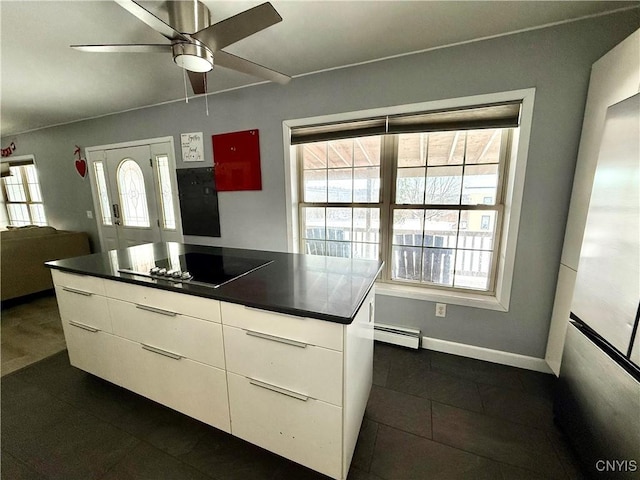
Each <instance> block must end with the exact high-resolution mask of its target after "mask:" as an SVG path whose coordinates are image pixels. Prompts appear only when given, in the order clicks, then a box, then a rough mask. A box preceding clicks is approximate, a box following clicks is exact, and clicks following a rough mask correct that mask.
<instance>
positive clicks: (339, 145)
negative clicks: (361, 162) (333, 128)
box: [327, 138, 353, 168]
mask: <svg viewBox="0 0 640 480" xmlns="http://www.w3.org/2000/svg"><path fill="white" fill-rule="evenodd" d="M327 157H328V159H329V164H328V165H329V168H344V167H351V166H352V165H353V139H351V138H349V139H348V140H336V141H333V142H329V143H328V151H327Z"/></svg>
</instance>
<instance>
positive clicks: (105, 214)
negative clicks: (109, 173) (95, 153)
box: [93, 162, 112, 225]
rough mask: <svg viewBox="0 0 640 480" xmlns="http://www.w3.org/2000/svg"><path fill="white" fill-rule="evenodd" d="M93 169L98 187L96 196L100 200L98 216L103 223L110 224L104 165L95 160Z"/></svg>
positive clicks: (109, 204) (109, 203)
mask: <svg viewBox="0 0 640 480" xmlns="http://www.w3.org/2000/svg"><path fill="white" fill-rule="evenodd" d="M93 170H94V171H95V173H96V186H97V187H98V198H99V200H100V218H101V219H102V224H103V225H111V224H112V223H111V207H110V206H111V202H110V201H109V192H108V191H107V181H106V179H105V176H104V165H103V164H102V162H95V163H94V164H93Z"/></svg>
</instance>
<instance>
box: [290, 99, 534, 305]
mask: <svg viewBox="0 0 640 480" xmlns="http://www.w3.org/2000/svg"><path fill="white" fill-rule="evenodd" d="M513 93H514V95H509V94H507V95H503V96H504V97H512V98H507V99H505V100H506V101H505V100H501V101H498V102H495V101H494V102H495V103H489V102H486V103H484V102H483V103H478V104H475V105H474V104H473V103H468V104H466V105H464V104H461V103H457V104H456V105H454V106H453V108H451V109H446V108H434V110H432V111H428V110H427V111H421V112H419V113H412V112H411V111H410V110H409V113H397V111H394V113H393V115H384V112H381V111H380V110H376V111H369V112H367V113H370V112H374V113H375V114H377V115H371V116H370V117H368V118H364V117H362V118H364V119H358V118H355V119H348V120H346V121H345V120H339V121H337V122H335V123H330V122H326V123H319V122H318V119H313V122H318V123H311V122H310V123H306V124H305V123H304V120H301V121H292V122H291V123H290V124H288V123H287V122H285V127H287V126H289V125H290V129H291V130H290V133H291V145H292V150H291V156H292V162H291V178H290V180H291V185H292V190H291V192H288V193H289V195H290V199H291V204H292V206H294V207H295V208H296V210H295V211H294V210H293V209H292V211H291V212H292V214H293V213H294V212H295V215H293V217H292V219H291V222H292V223H291V224H292V226H294V225H297V232H295V233H297V236H296V238H297V240H296V244H297V245H296V246H295V247H294V248H293V249H294V251H300V252H301V253H307V254H317V255H329V256H339V257H348V258H369V259H375V258H380V259H382V260H383V261H384V262H385V267H384V269H383V272H382V274H381V277H380V279H379V280H380V282H379V290H378V291H381V290H382V291H383V292H385V293H383V294H389V295H400V296H410V297H412V298H423V299H436V300H437V301H448V300H451V299H453V301H450V302H449V303H458V304H462V305H474V306H480V307H485V308H494V309H497V310H506V309H508V300H509V295H510V284H511V283H510V282H511V275H512V272H513V262H514V257H515V238H516V237H517V226H518V222H519V218H518V217H519V202H520V201H521V197H522V190H523V183H524V182H523V178H524V177H523V173H524V165H525V163H526V148H527V140H528V132H529V130H530V118H531V111H532V109H531V107H532V101H533V90H526V91H519V92H513ZM494 96H497V97H500V96H501V95H500V94H495V95H494ZM484 97H489V96H484ZM513 97H516V98H513ZM433 103H439V104H440V105H442V104H443V103H446V102H433ZM452 103H456V101H453V102H452ZM525 103H526V107H527V111H526V112H524V110H525V109H524V104H525ZM470 105H471V106H470ZM410 107H411V106H410ZM523 112H524V113H526V115H524V113H523ZM380 113H383V115H380ZM523 116H524V117H526V118H525V123H526V125H525V126H526V128H525V130H523V128H522V124H521V121H522V118H523ZM323 120H324V119H323ZM523 132H524V133H523ZM294 235H295V234H294ZM381 282H382V283H381ZM386 292H388V293H386ZM400 292H401V293H400Z"/></svg>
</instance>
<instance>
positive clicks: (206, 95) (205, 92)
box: [204, 73, 209, 117]
mask: <svg viewBox="0 0 640 480" xmlns="http://www.w3.org/2000/svg"><path fill="white" fill-rule="evenodd" d="M204 105H205V109H206V110H207V117H208V116H209V93H208V92H207V74H206V73H205V74H204Z"/></svg>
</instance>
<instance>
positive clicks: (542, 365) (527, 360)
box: [422, 337, 553, 374]
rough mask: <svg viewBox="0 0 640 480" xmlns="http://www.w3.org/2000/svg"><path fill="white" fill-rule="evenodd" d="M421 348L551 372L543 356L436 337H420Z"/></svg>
mask: <svg viewBox="0 0 640 480" xmlns="http://www.w3.org/2000/svg"><path fill="white" fill-rule="evenodd" d="M422 348H426V349H428V350H435V351H436V352H443V353H451V354H453V355H460V356H462V357H469V358H475V359H477V360H484V361H487V362H492V363H499V364H501V365H509V366H511V367H518V368H524V369H526V370H533V371H536V372H542V373H549V374H553V372H552V371H551V369H550V368H549V365H547V362H546V361H545V360H544V358H536V357H528V356H526V355H520V354H518V353H511V352H503V351H500V350H492V349H490V348H484V347H476V346H474V345H465V344H463V343H456V342H449V341H448V340H440V339H438V338H429V337H422Z"/></svg>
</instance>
